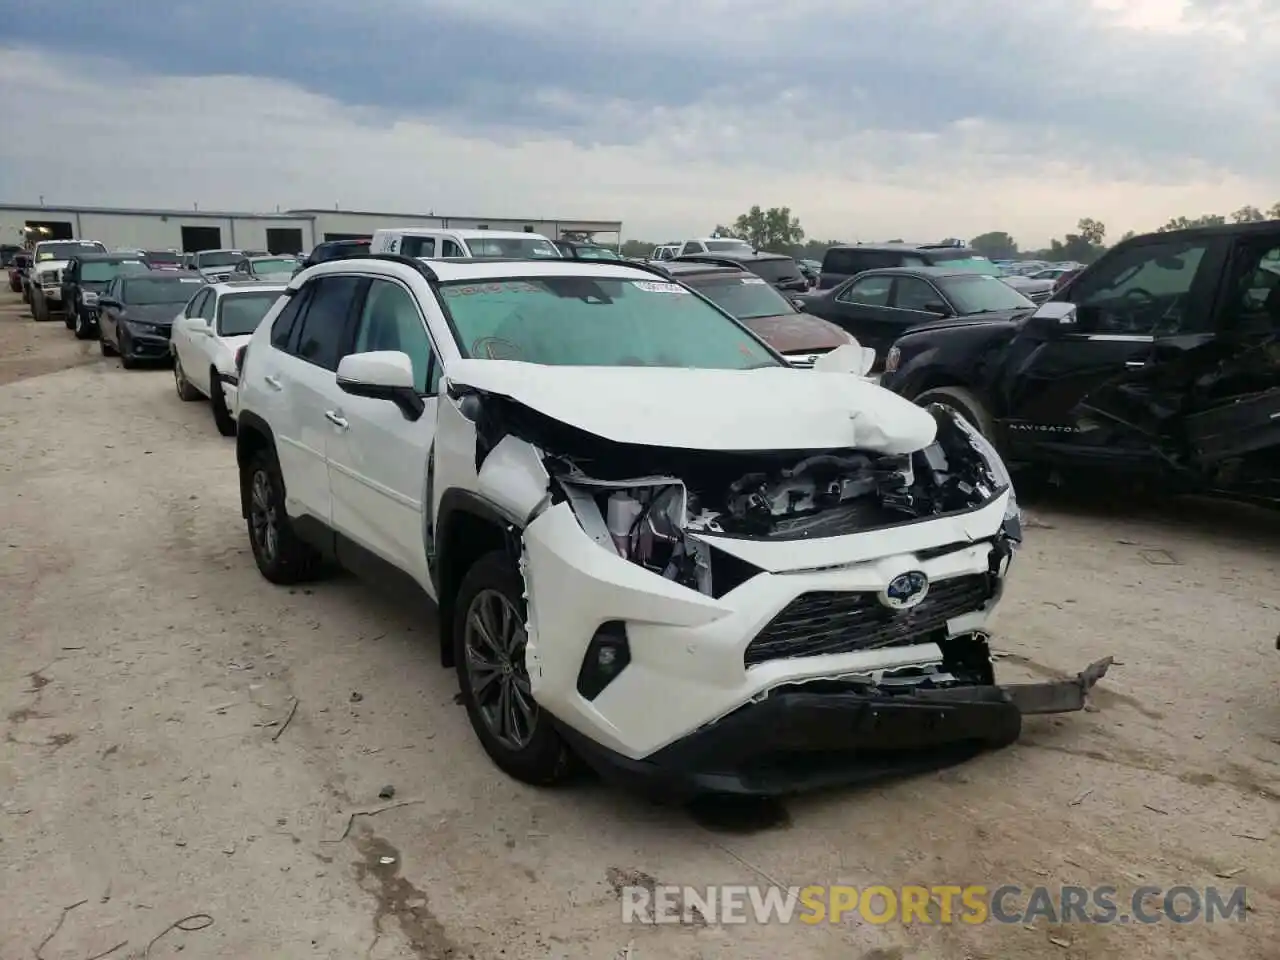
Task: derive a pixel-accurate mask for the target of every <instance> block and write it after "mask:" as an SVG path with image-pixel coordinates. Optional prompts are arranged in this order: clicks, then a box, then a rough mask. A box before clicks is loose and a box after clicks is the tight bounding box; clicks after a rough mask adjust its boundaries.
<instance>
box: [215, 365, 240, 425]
mask: <svg viewBox="0 0 1280 960" xmlns="http://www.w3.org/2000/svg"><path fill="white" fill-rule="evenodd" d="M209 406H210V407H211V408H212V410H213V425H214V426H215V427H217V428H218V432H219V433H220V434H222V435H223V436H224V437H234V436H235V435H236V420H235V417H233V416H231V411H230V410H228V409H227V395H226V394H225V393H223V391H222V381H221V380H219V379H218V371H217V370H210V371H209Z"/></svg>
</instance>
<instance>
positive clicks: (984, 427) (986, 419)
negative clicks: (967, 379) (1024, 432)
mask: <svg viewBox="0 0 1280 960" xmlns="http://www.w3.org/2000/svg"><path fill="white" fill-rule="evenodd" d="M916 403H917V404H918V405H919V406H922V407H927V406H929V405H931V404H934V403H936V404H938V405H939V406H943V407H946V408H948V409H949V410H952V411H954V412H955V413H958V414H959V415H960V416H962V417H964V418H965V419H966V420H968V421H969V423H970V424H972V425H973V426H974V427H975V428H976V429H977V431H978V432H979V433H980V434H982V435H983V436H984V437H986V438H987V439H988V440H990V441H991V442H992V443H995V442H996V441H995V421H994V420H993V419H992V418H991V414H990V413H989V412H988V411H987V406H986V404H985V403H983V402H982V401H981V400H979V399H978V397H977V396H975V395H974V394H973V393H971V392H970V391H968V390H966V389H965V388H964V387H934V388H933V389H932V390H926V391H925V392H924V393H922V394H920V396H918V397H916Z"/></svg>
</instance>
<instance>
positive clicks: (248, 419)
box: [236, 410, 283, 518]
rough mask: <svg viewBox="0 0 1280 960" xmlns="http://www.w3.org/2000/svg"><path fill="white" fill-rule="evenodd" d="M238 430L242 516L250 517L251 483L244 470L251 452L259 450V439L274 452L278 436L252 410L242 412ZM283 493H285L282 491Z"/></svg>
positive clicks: (237, 456) (237, 449) (238, 465)
mask: <svg viewBox="0 0 1280 960" xmlns="http://www.w3.org/2000/svg"><path fill="white" fill-rule="evenodd" d="M237 426H238V429H237V430H236V466H237V467H239V468H240V516H241V517H246V518H247V517H248V516H249V481H248V478H247V477H246V476H245V472H244V468H245V467H246V466H248V462H249V457H250V455H251V452H252V451H254V450H256V449H258V447H259V445H260V444H259V443H258V440H257V438H258V437H261V438H262V439H263V440H265V441H266V446H268V447H269V448H270V449H272V450H274V449H275V447H276V435H275V433H274V432H273V431H272V430H271V426H270V425H269V424H268V423H267V421H266V420H264V419H262V417H260V416H258V414H256V413H254V412H252V411H251V410H244V411H241V413H240V417H239V420H238V423H237ZM281 492H282V493H283V491H281Z"/></svg>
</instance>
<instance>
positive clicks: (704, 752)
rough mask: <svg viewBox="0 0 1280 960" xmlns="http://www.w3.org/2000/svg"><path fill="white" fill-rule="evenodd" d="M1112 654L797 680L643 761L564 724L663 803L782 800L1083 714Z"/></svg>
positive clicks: (969, 752)
mask: <svg viewBox="0 0 1280 960" xmlns="http://www.w3.org/2000/svg"><path fill="white" fill-rule="evenodd" d="M1112 662H1113V661H1112V658H1111V657H1106V658H1104V659H1102V660H1098V661H1097V662H1095V663H1092V664H1090V665H1089V666H1088V667H1087V668H1085V669H1084V670H1083V671H1081V672H1080V673H1079V674H1077V675H1076V676H1074V677H1070V678H1066V679H1063V680H1056V681H1050V682H1044V683H1016V684H1007V685H998V684H990V685H973V686H959V687H945V688H937V689H919V688H917V689H915V690H912V691H910V692H904V693H892V692H888V691H879V690H877V691H875V692H868V691H863V690H853V689H848V690H836V691H823V692H815V691H812V690H806V689H805V685H803V684H802V685H795V686H790V687H787V688H785V689H782V690H778V691H775V692H773V693H772V694H770V695H769V696H767V697H765V698H764V699H761V700H758V701H755V702H753V703H750V704H747V705H745V706H743V707H741V708H739V709H738V710H736V711H734V712H733V713H731V714H729V715H728V716H726V717H724V718H722V719H720V720H717V721H716V722H714V723H711V724H708V725H707V726H705V727H703V728H702V729H700V730H697V731H695V732H694V733H691V734H690V735H689V736H687V737H684V738H682V739H680V740H678V741H676V742H675V743H673V744H670V745H669V746H667V747H664V748H663V749H661V750H659V751H657V752H656V753H654V754H652V755H650V756H649V757H646V758H644V759H643V760H633V759H630V758H627V757H624V756H621V755H620V754H617V753H614V752H613V751H610V750H608V749H606V748H604V747H602V746H600V745H599V744H597V743H595V742H593V741H591V740H589V739H587V738H585V737H582V736H581V735H580V734H577V733H575V732H574V731H573V730H571V729H568V728H565V729H564V730H563V732H564V734H565V736H566V737H567V738H568V739H569V740H570V742H571V743H572V744H573V746H574V747H575V749H576V750H577V751H578V752H579V754H580V755H581V756H582V757H583V758H584V759H585V760H586V761H587V762H588V763H589V764H590V765H591V766H593V767H595V768H596V769H597V770H598V771H599V772H600V774H601V775H602V776H604V777H606V778H607V779H610V780H614V781H616V782H621V783H624V784H625V785H626V786H628V787H630V788H633V789H639V790H641V791H644V792H649V793H653V794H656V795H661V796H662V797H663V798H665V799H673V800H687V799H692V798H693V797H697V796H701V795H706V794H739V795H750V796H761V797H766V796H781V795H785V794H792V793H802V792H805V791H808V790H813V789H818V788H822V787H829V786H836V785H841V784H846V785H847V784H851V783H859V782H870V781H874V780H879V779H883V778H886V777H892V776H900V775H905V774H909V773H917V772H923V771H926V770H933V769H938V768H940V767H945V766H949V765H951V764H954V763H957V762H960V761H963V760H966V759H969V758H970V757H973V756H975V755H977V754H979V753H981V752H984V751H986V750H994V749H999V748H1001V747H1005V746H1008V745H1009V744H1011V743H1013V742H1014V741H1016V740H1017V739H1018V737H1019V735H1020V734H1021V732H1022V717H1023V716H1024V715H1037V714H1048V713H1067V712H1071V711H1077V710H1082V709H1083V708H1084V706H1085V704H1086V702H1087V700H1088V695H1089V691H1090V690H1091V689H1092V688H1093V687H1094V686H1095V685H1096V684H1097V683H1098V681H1099V680H1101V679H1102V678H1103V677H1104V676H1106V673H1107V670H1108V668H1109V667H1110V666H1111V664H1112Z"/></svg>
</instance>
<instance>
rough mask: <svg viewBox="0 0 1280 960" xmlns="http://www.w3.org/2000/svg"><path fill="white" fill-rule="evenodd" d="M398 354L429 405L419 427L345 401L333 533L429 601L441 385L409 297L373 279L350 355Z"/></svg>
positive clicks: (370, 405)
mask: <svg viewBox="0 0 1280 960" xmlns="http://www.w3.org/2000/svg"><path fill="white" fill-rule="evenodd" d="M382 350H395V351H399V352H401V353H404V354H407V355H408V357H409V360H410V362H411V363H412V364H413V373H414V378H415V385H416V387H417V390H418V393H419V394H420V395H421V396H422V398H423V400H424V401H425V403H426V410H425V411H424V412H423V414H422V416H421V417H419V418H418V419H417V420H409V419H406V417H405V415H404V414H403V413H402V412H401V410H400V408H399V407H398V406H396V405H395V404H394V403H392V402H390V401H388V400H375V399H372V398H370V397H357V396H353V395H351V394H345V393H344V394H341V395H340V396H339V398H338V404H339V407H340V409H339V410H338V414H339V416H340V418H341V420H342V421H343V424H344V425H336V426H334V427H333V429H332V430H331V432H330V436H329V442H328V458H329V485H330V492H331V497H332V503H333V527H334V529H335V530H336V531H337V532H338V533H340V534H342V535H343V536H345V537H348V538H349V539H351V540H352V541H354V542H355V543H356V544H358V545H359V546H361V547H364V548H365V549H366V550H370V551H372V552H373V553H375V554H376V555H378V556H379V557H381V558H382V559H384V560H386V561H388V562H389V563H391V564H392V565H394V566H396V567H398V568H399V569H401V570H403V571H404V572H405V573H408V574H409V575H410V576H412V577H413V578H414V579H415V580H417V582H418V583H419V584H420V585H421V586H422V587H423V588H424V589H425V590H427V592H428V593H432V592H433V590H432V586H431V576H430V573H429V571H428V569H427V560H426V538H425V533H426V530H425V527H426V487H427V457H428V455H429V453H430V451H431V444H432V441H433V440H434V438H435V428H436V407H437V403H438V400H437V398H436V390H437V383H436V381H437V380H438V379H439V364H438V362H437V360H436V357H437V354H436V352H435V351H434V350H433V349H432V345H431V338H430V337H429V336H428V334H427V325H426V321H425V319H424V318H423V316H422V314H421V312H420V311H419V310H418V306H417V303H416V302H415V301H414V298H413V295H412V294H411V293H410V292H409V289H408V288H407V287H405V286H403V285H402V284H400V283H399V282H397V281H394V280H387V279H374V280H372V281H371V282H370V286H369V290H368V293H367V294H366V296H365V298H364V301H363V303H362V304H361V306H360V308H359V320H358V321H357V323H356V332H355V342H354V346H353V348H352V352H353V353H365V352H373V351H382Z"/></svg>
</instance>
